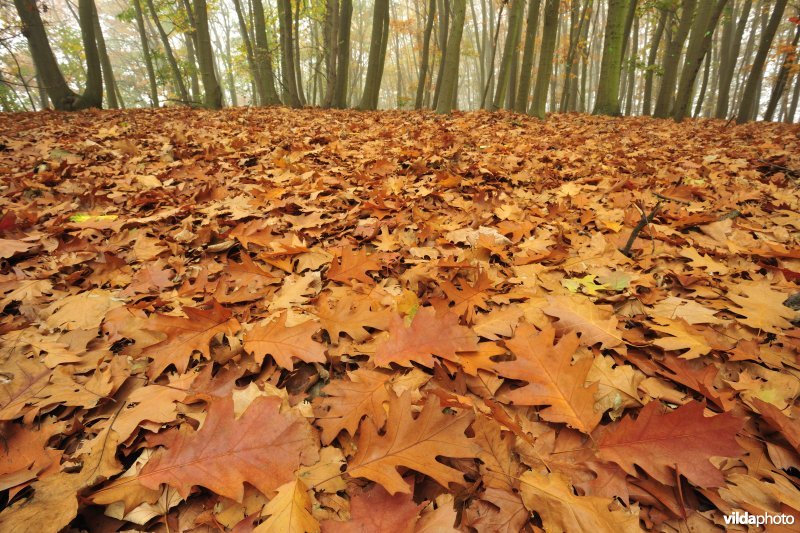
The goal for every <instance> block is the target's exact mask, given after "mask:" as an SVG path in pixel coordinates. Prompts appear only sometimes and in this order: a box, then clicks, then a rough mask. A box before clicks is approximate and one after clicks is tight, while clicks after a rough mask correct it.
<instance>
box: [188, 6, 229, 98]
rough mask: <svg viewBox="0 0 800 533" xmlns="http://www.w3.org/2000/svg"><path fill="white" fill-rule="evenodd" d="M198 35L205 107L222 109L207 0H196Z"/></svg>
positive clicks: (195, 18)
mask: <svg viewBox="0 0 800 533" xmlns="http://www.w3.org/2000/svg"><path fill="white" fill-rule="evenodd" d="M192 15H193V16H194V20H195V24H196V26H195V32H196V34H197V56H198V59H199V61H200V76H201V77H202V78H203V105H205V106H206V107H208V108H210V109H219V108H221V107H222V89H221V88H220V86H219V81H217V74H216V71H215V69H214V50H213V49H212V48H211V35H210V33H209V31H208V10H207V8H206V0H194V6H193V13H192Z"/></svg>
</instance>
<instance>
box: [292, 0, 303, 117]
mask: <svg viewBox="0 0 800 533" xmlns="http://www.w3.org/2000/svg"><path fill="white" fill-rule="evenodd" d="M300 5H301V2H300V1H299V0H298V1H297V2H296V3H295V10H294V19H293V20H292V23H293V24H294V38H293V39H292V43H293V45H294V53H293V54H292V62H293V64H294V79H295V84H296V85H297V98H298V100H300V105H301V106H304V105H306V95H305V91H304V90H303V71H302V69H301V68H300Z"/></svg>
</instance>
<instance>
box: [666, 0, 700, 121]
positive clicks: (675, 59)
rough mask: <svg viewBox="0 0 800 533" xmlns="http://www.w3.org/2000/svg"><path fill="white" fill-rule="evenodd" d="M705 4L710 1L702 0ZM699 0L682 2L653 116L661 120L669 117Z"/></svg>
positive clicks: (668, 48)
mask: <svg viewBox="0 0 800 533" xmlns="http://www.w3.org/2000/svg"><path fill="white" fill-rule="evenodd" d="M701 1H703V2H706V1H710V0H701ZM696 4H697V0H683V1H682V2H681V18H680V22H679V23H678V29H677V31H676V32H675V35H673V36H672V39H671V40H670V42H669V45H667V49H666V51H665V53H664V63H663V74H662V76H661V87H660V88H659V90H658V97H657V98H656V107H655V111H654V112H653V115H654V116H656V117H659V118H666V117H667V116H669V112H670V108H671V106H672V99H673V97H674V96H675V84H676V83H677V81H678V67H679V65H680V63H679V62H680V59H681V51H682V50H683V42H684V41H685V40H686V36H687V35H689V30H690V29H691V27H692V18H693V17H694V8H695V5H696Z"/></svg>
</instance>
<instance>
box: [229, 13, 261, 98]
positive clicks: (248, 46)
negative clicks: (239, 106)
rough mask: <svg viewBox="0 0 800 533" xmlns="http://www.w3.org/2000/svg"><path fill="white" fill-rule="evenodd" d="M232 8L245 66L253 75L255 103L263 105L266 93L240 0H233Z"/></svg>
mask: <svg viewBox="0 0 800 533" xmlns="http://www.w3.org/2000/svg"><path fill="white" fill-rule="evenodd" d="M233 8H234V10H235V11H236V19H237V20H238V22H239V33H240V34H241V37H242V43H244V52H245V57H246V58H247V67H248V68H249V69H250V75H251V76H252V77H253V82H254V84H255V88H256V94H255V96H256V98H255V100H256V104H258V105H263V104H264V102H265V101H266V100H267V95H265V94H264V84H263V83H262V82H261V73H260V72H259V70H258V68H256V58H255V55H254V54H253V44H252V43H251V42H250V33H249V32H248V31H247V23H246V22H245V20H244V13H243V11H242V3H241V0H233Z"/></svg>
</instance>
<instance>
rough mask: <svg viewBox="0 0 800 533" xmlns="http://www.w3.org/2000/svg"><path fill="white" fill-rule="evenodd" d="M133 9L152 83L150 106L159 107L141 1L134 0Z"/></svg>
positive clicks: (145, 63) (148, 75)
mask: <svg viewBox="0 0 800 533" xmlns="http://www.w3.org/2000/svg"><path fill="white" fill-rule="evenodd" d="M133 8H134V13H135V15H136V27H137V29H138V30H139V38H140V39H141V40H142V54H143V55H144V66H145V68H146V69H147V79H148V80H149V81H150V105H151V106H153V107H158V84H157V83H156V73H155V69H153V58H152V57H151V56H150V44H149V43H148V41H147V32H146V31H145V28H144V16H143V15H142V5H141V3H140V0H133Z"/></svg>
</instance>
